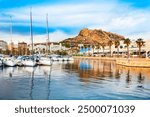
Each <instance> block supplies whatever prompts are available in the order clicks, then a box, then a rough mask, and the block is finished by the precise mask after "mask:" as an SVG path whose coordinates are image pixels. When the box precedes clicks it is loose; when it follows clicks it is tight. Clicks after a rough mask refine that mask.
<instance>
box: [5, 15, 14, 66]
mask: <svg viewBox="0 0 150 117" xmlns="http://www.w3.org/2000/svg"><path fill="white" fill-rule="evenodd" d="M10 21H11V24H10V36H11V43H12V17H10ZM11 49H13V48H12V47H11ZM11 54H12V52H11ZM3 63H4V65H5V66H8V67H14V66H16V65H17V62H16V60H15V58H14V57H12V56H11V57H7V58H4V59H3Z"/></svg>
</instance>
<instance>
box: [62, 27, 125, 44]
mask: <svg viewBox="0 0 150 117" xmlns="http://www.w3.org/2000/svg"><path fill="white" fill-rule="evenodd" d="M124 39H125V38H124V37H123V36H121V35H118V34H115V33H111V32H106V31H103V30H97V29H95V30H90V29H88V28H84V29H82V30H81V31H80V32H79V34H78V36H76V37H74V38H68V39H65V40H63V41H61V43H63V44H65V45H68V46H69V45H71V44H72V46H77V45H78V44H84V45H98V44H105V45H107V44H108V42H109V40H112V41H115V40H119V41H120V40H124Z"/></svg>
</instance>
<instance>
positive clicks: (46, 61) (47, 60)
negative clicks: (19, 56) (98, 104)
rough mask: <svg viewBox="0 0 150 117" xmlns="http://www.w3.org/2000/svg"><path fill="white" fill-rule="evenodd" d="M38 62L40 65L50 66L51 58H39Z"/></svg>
mask: <svg viewBox="0 0 150 117" xmlns="http://www.w3.org/2000/svg"><path fill="white" fill-rule="evenodd" d="M40 64H41V65H47V66H51V65H52V60H51V59H48V58H44V59H41V60H40Z"/></svg>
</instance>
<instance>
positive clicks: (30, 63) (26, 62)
mask: <svg viewBox="0 0 150 117" xmlns="http://www.w3.org/2000/svg"><path fill="white" fill-rule="evenodd" d="M30 36H31V42H32V57H31V58H26V59H25V60H24V61H23V62H22V63H23V65H24V66H28V67H34V66H36V61H35V60H34V52H33V31H32V11H31V9H30Z"/></svg>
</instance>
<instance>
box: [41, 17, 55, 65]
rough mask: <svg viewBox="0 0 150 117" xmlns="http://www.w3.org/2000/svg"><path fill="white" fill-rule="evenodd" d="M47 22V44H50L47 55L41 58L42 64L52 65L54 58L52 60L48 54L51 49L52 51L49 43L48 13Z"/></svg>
mask: <svg viewBox="0 0 150 117" xmlns="http://www.w3.org/2000/svg"><path fill="white" fill-rule="evenodd" d="M46 24H47V27H46V32H47V44H46V46H48V49H47V56H46V57H41V58H40V64H41V65H47V66H51V65H52V60H51V59H50V57H49V56H48V54H49V51H50V47H49V45H48V44H49V30H48V14H47V15H46ZM46 48H47V47H46Z"/></svg>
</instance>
